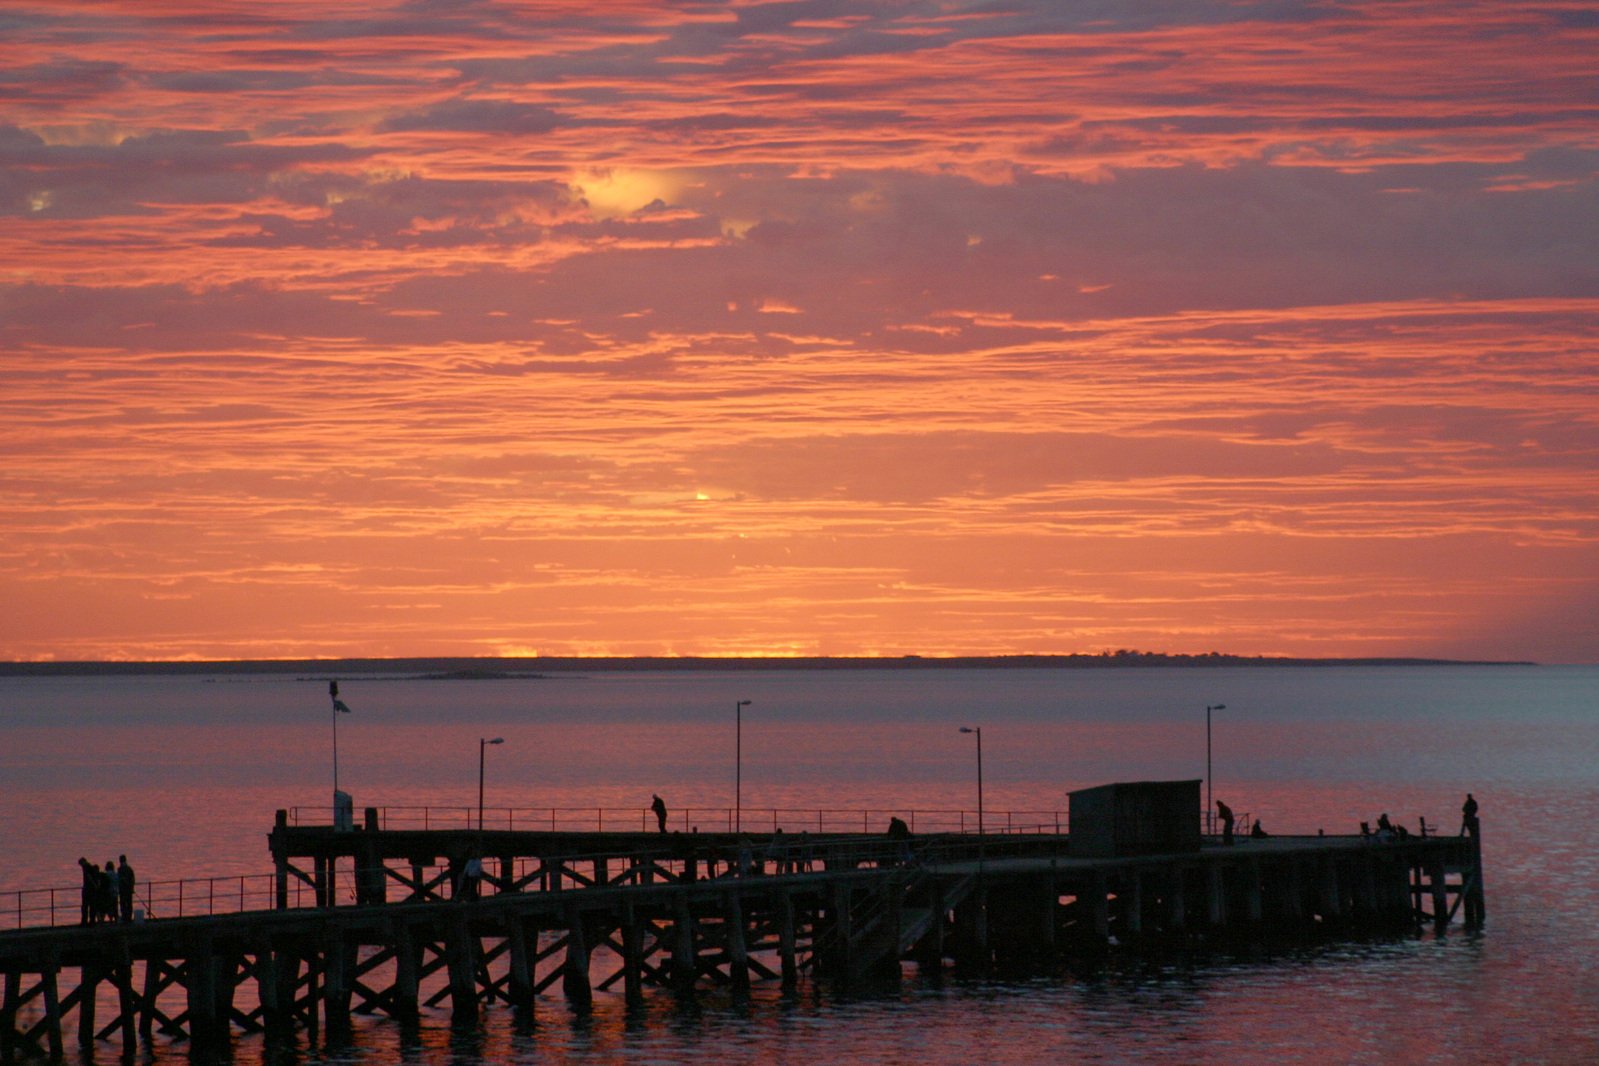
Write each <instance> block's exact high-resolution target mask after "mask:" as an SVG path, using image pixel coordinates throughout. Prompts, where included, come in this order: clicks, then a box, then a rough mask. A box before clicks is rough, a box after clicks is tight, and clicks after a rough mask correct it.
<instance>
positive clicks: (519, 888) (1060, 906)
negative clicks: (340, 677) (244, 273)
mask: <svg viewBox="0 0 1599 1066" xmlns="http://www.w3.org/2000/svg"><path fill="white" fill-rule="evenodd" d="M363 814H364V818H362V819H361V820H360V823H359V824H358V825H355V826H352V827H351V828H348V829H336V828H334V827H333V826H332V825H330V824H299V819H298V818H297V816H296V815H295V814H294V813H293V812H290V811H279V812H278V814H277V816H276V819H275V821H274V824H273V826H272V828H271V833H270V836H269V848H270V852H271V857H272V861H273V872H272V873H271V874H270V875H265V876H264V878H262V879H255V880H251V881H250V882H249V883H247V879H244V878H238V879H236V880H237V881H238V895H237V900H236V901H235V900H234V899H233V896H232V888H231V884H232V881H233V880H235V879H227V880H226V881H225V882H224V885H223V891H222V892H221V893H220V897H221V898H220V902H219V898H218V897H219V894H218V893H217V891H216V889H215V885H214V884H213V886H212V889H211V892H210V894H209V897H204V896H202V895H200V894H198V893H196V892H195V891H194V890H193V889H192V888H191V889H190V892H189V896H188V901H189V908H190V909H189V911H188V912H187V913H184V912H182V910H181V907H179V908H173V907H171V906H169V905H168V903H169V902H170V895H164V896H160V897H159V898H160V899H162V900H164V901H166V902H163V903H161V904H160V905H159V906H154V908H153V909H154V913H153V914H152V915H150V916H148V917H146V918H145V919H144V920H140V921H131V922H121V923H105V924H99V925H88V926H83V925H78V924H76V918H77V900H76V898H75V894H74V896H73V898H72V900H71V905H70V914H69V911H68V909H67V908H66V907H65V906H63V907H62V908H61V909H60V913H59V914H58V915H56V916H55V917H54V920H55V921H58V922H62V923H65V922H68V921H70V922H72V923H73V924H70V925H68V924H46V922H45V920H44V919H43V918H42V913H43V912H42V911H40V910H38V909H36V907H37V905H36V904H28V905H25V904H24V902H23V901H22V899H21V897H22V894H21V893H18V894H16V895H17V900H16V901H15V902H16V910H17V915H18V920H17V921H16V923H15V924H16V926H17V927H16V928H9V929H5V930H4V931H0V979H3V982H4V989H3V993H0V1056H3V1060H4V1062H6V1063H12V1062H16V1061H19V1060H21V1059H25V1058H29V1057H35V1056H47V1057H49V1058H52V1059H58V1060H59V1059H61V1058H62V1057H63V1056H64V1054H65V1053H66V1047H67V1045H68V1043H72V1042H75V1043H76V1044H77V1045H79V1046H89V1045H91V1044H93V1043H95V1042H96V1041H110V1042H114V1043H116V1044H118V1045H119V1046H120V1049H121V1050H122V1052H123V1053H124V1055H131V1054H133V1053H134V1051H135V1049H136V1048H137V1047H138V1045H139V1044H140V1043H141V1042H145V1043H148V1042H150V1041H151V1040H153V1039H156V1038H157V1037H158V1036H159V1037H161V1038H164V1039H173V1040H188V1041H190V1042H191V1044H192V1046H193V1048H194V1049H195V1050H196V1051H199V1050H200V1049H203V1048H215V1047H217V1046H219V1045H223V1044H225V1043H226V1042H227V1041H228V1040H229V1039H230V1038H231V1036H232V1035H233V1034H234V1033H242V1032H260V1031H265V1032H267V1033H268V1034H269V1035H270V1034H274V1033H277V1034H295V1033H300V1032H306V1033H309V1034H311V1035H312V1036H313V1038H314V1037H315V1035H316V1034H318V1033H321V1032H326V1033H330V1034H331V1033H337V1032H341V1031H343V1030H346V1029H348V1027H349V1026H350V1025H351V1023H352V1018H353V1016H356V1015H381V1016H387V1017H390V1018H394V1019H398V1020H400V1021H402V1022H403V1021H407V1020H414V1019H416V1018H417V1017H419V1016H420V1015H421V1013H422V1012H424V1011H431V1010H445V1009H447V1010H448V1012H449V1014H450V1016H451V1017H452V1018H453V1019H455V1020H458V1021H462V1022H468V1023H469V1022H471V1021H473V1020H474V1019H476V1018H477V1017H478V1015H479V1012H480V1011H482V1010H485V1009H494V1008H502V1009H511V1010H514V1011H517V1012H521V1013H523V1014H526V1015H528V1016H529V1017H531V1016H533V1015H534V1014H535V1012H537V1011H540V1010H551V1009H563V1010H570V1011H577V1012H582V1011H587V1010H589V1009H591V1007H592V1005H593V1002H594V997H595V995H596V993H617V992H619V993H620V995H621V996H622V997H624V998H625V1000H626V1002H628V1003H629V1004H633V1003H638V1002H641V1001H642V1000H643V999H644V997H645V996H646V994H647V991H648V990H649V989H651V988H657V989H668V990H670V991H671V992H672V993H674V994H676V995H680V996H692V995H694V994H696V992H697V991H700V990H705V989H710V988H719V989H725V990H729V991H730V992H731V993H733V994H735V995H736V994H739V993H740V992H742V991H743V990H746V989H748V988H749V987H750V986H751V983H752V982H775V983H778V984H780V985H782V986H785V987H792V986H794V985H796V984H798V983H799V982H800V981H801V980H806V979H809V980H826V981H836V982H839V983H840V984H849V983H851V982H858V981H863V980H868V979H870V978H871V977H872V976H873V975H880V974H889V975H892V974H897V973H899V972H900V967H901V966H902V964H903V963H905V962H907V961H910V962H914V963H915V964H916V965H917V966H919V967H922V968H937V967H942V966H946V965H953V966H955V967H957V968H962V969H966V970H969V971H979V972H980V971H982V970H985V969H987V968H990V967H1000V968H1014V969H1018V970H1021V969H1026V968H1032V967H1040V966H1043V965H1046V964H1048V963H1050V962H1052V961H1053V960H1055V959H1057V958H1058V957H1060V956H1062V955H1074V954H1086V955H1095V954H1103V953H1105V952H1108V951H1113V950H1114V951H1135V952H1136V951H1149V952H1158V951H1161V950H1164V949H1167V948H1169V947H1171V946H1172V945H1178V944H1181V945H1187V944H1192V943H1194V942H1195V941H1199V942H1209V941H1220V940H1223V939H1226V938H1231V937H1261V936H1272V937H1304V936H1323V937H1325V936H1339V935H1364V934H1367V933H1374V932H1385V931H1386V932H1394V933H1403V932H1405V931H1408V930H1414V929H1417V928H1420V927H1423V926H1430V927H1432V928H1434V929H1436V930H1438V931H1439V932H1442V931H1443V930H1445V929H1447V928H1449V927H1450V925H1451V924H1452V923H1453V922H1455V921H1456V920H1457V918H1458V919H1459V920H1460V921H1461V922H1462V924H1464V925H1465V926H1466V927H1468V928H1476V927H1480V926H1481V925H1482V923H1483V921H1484V918H1485V902H1484V892H1483V882H1482V866H1481V835H1480V830H1479V831H1478V832H1476V833H1474V834H1472V835H1466V836H1431V837H1415V836H1411V837H1408V838H1405V839H1397V840H1382V841H1379V840H1377V839H1376V838H1373V837H1367V836H1283V837H1269V838H1263V839H1249V838H1248V837H1246V836H1241V837H1240V838H1239V839H1238V840H1237V841H1236V842H1234V843H1233V844H1232V845H1231V846H1224V845H1223V844H1221V843H1220V841H1219V840H1216V839H1214V838H1209V837H1207V838H1204V839H1202V840H1201V839H1200V838H1199V837H1198V825H1199V819H1198V818H1197V809H1196V811H1195V815H1196V817H1195V818H1194V819H1193V826H1194V828H1193V846H1191V847H1190V846H1184V845H1179V846H1174V847H1176V850H1165V851H1148V850H1147V849H1146V848H1140V847H1138V846H1136V842H1134V843H1133V844H1131V845H1130V844H1129V843H1128V842H1127V840H1126V839H1118V838H1115V837H1114V834H1112V835H1110V836H1107V835H1106V834H1104V833H1099V834H1097V835H1096V834H1089V833H1087V832H1086V831H1084V832H1080V833H1079V834H1078V839H1077V846H1076V847H1074V846H1073V838H1072V835H1071V834H1070V833H1068V832H1064V831H1062V829H1061V825H1062V819H1060V818H1059V816H1056V818H1054V819H1053V820H1050V819H1041V818H1037V817H1028V818H1009V817H1007V816H1004V815H1000V816H998V819H999V823H1000V824H1001V825H1002V826H1003V828H994V819H995V817H996V816H994V815H993V814H990V815H989V820H988V821H987V822H985V823H984V824H983V825H982V826H981V827H978V826H976V825H975V822H974V823H973V825H972V827H971V828H969V829H967V830H966V831H961V828H960V826H959V824H958V823H957V824H956V826H955V827H953V828H949V829H932V830H929V829H928V828H927V826H928V825H929V823H930V822H931V821H932V820H930V819H925V818H924V819H923V820H922V822H921V824H920V825H918V826H917V827H916V828H915V829H914V830H913V831H911V832H909V833H904V834H896V835H893V836H890V835H889V834H888V833H886V832H884V831H883V830H885V829H886V828H887V826H886V822H887V817H886V814H885V815H883V816H882V818H881V821H880V822H878V823H877V824H878V826H879V828H877V829H875V830H872V831H865V830H867V829H868V828H869V823H872V822H873V821H875V820H876V817H877V816H876V815H874V814H871V813H867V814H862V815H861V818H860V821H861V822H862V825H861V826H860V827H857V828H854V829H853V831H846V830H844V829H843V828H842V827H841V828H840V829H838V830H833V829H821V828H819V829H818V830H817V831H810V830H808V829H807V830H803V831H801V830H791V831H779V830H777V829H772V830H767V831H761V832H752V831H749V830H748V829H746V831H745V832H743V833H734V832H728V831H725V830H722V831H707V832H695V831H692V829H689V830H684V831H676V830H674V831H668V832H659V831H656V830H655V829H654V828H653V826H652V827H650V828H648V829H646V828H644V819H643V817H641V816H634V817H632V818H631V819H622V820H621V821H631V822H632V825H628V826H624V827H622V828H610V829H600V828H593V829H562V828H556V829H550V828H536V827H532V826H528V827H515V828H509V827H508V828H486V829H485V828H482V827H481V826H480V825H477V824H468V825H467V826H465V827H462V826H447V827H436V826H435V825H434V824H433V822H432V821H429V822H428V823H427V824H426V827H417V826H414V825H409V824H395V823H396V822H398V821H400V820H399V819H394V818H391V817H389V816H388V815H387V814H386V812H385V811H383V810H382V809H377V808H367V809H366V810H365V811H364V812H363ZM438 820H441V819H435V820H434V821H438ZM442 820H443V821H446V822H447V821H448V820H449V819H447V818H446V819H442ZM466 820H467V822H468V823H470V822H471V817H470V814H469V813H468V815H467V818H466ZM601 820H602V821H603V815H602V817H601ZM852 820H853V819H852V818H850V817H844V818H840V819H838V821H840V822H849V821H852ZM614 821H617V820H616V819H613V822H614ZM508 822H509V824H512V825H514V820H508ZM744 824H745V825H746V826H750V825H753V824H756V822H755V821H753V820H752V816H751V813H750V812H745V813H744ZM790 824H793V823H792V822H791V823H790ZM634 826H636V827H634ZM978 829H981V831H977V830H978ZM478 866H481V877H480V878H476V877H473V876H472V875H473V874H474V873H475V871H476V869H477V867H478ZM151 887H152V888H154V887H156V886H151ZM178 899H180V900H182V899H183V896H182V892H181V888H180V891H179V895H178ZM4 903H5V900H3V899H0V905H3V904H4ZM196 909H199V910H200V911H201V913H194V911H195V910H196ZM28 916H32V917H34V919H35V920H34V921H28V920H25V919H26V918H27V917H28ZM557 993H558V995H557Z"/></svg>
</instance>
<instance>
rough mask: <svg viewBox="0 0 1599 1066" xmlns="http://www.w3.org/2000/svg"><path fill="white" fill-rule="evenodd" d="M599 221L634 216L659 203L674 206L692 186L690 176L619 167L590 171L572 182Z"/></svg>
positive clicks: (584, 172)
mask: <svg viewBox="0 0 1599 1066" xmlns="http://www.w3.org/2000/svg"><path fill="white" fill-rule="evenodd" d="M572 184H573V185H574V186H576V188H577V191H578V192H579V193H580V194H581V195H582V197H583V199H584V200H585V201H587V202H588V205H589V211H590V212H592V213H593V215H594V217H595V218H616V217H618V216H621V215H630V214H632V213H633V212H635V211H637V210H638V209H639V208H641V207H647V206H648V205H650V204H652V203H654V202H655V201H657V200H659V201H661V203H663V204H671V203H672V201H673V199H674V198H675V197H676V196H677V195H678V193H679V192H681V191H682V190H683V188H684V186H686V185H688V184H689V182H688V180H687V178H686V176H684V175H682V174H678V173H675V172H672V171H666V170H636V169H632V168H628V167H616V168H613V169H610V170H586V171H583V172H582V173H581V174H579V175H578V176H577V178H576V179H575V180H574V181H573V182H572Z"/></svg>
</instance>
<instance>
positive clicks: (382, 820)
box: [288, 804, 1067, 833]
mask: <svg viewBox="0 0 1599 1066" xmlns="http://www.w3.org/2000/svg"><path fill="white" fill-rule="evenodd" d="M371 809H373V810H375V811H377V815H378V827H379V828H380V829H385V830H387V829H424V830H432V829H474V828H476V829H494V830H500V829H504V830H512V831H515V830H522V831H549V832H561V831H567V832H606V831H607V830H609V831H611V832H632V831H637V832H649V831H651V830H653V829H655V828H656V821H655V815H654V813H653V812H652V811H651V810H650V809H649V808H648V807H488V808H485V809H484V811H483V820H482V822H481V824H479V823H478V821H477V808H476V807H475V806H471V805H464V804H463V805H461V806H411V805H386V806H380V807H375V808H371ZM895 816H898V817H901V818H904V819H905V821H906V823H907V824H908V825H909V826H910V829H911V831H912V832H913V833H916V832H920V833H938V832H959V833H975V832H979V831H986V832H1009V833H1015V832H1037V833H1064V832H1066V831H1067V819H1066V812H1065V811H1060V810H1023V811H986V812H984V815H983V819H982V822H983V825H982V827H981V829H980V828H979V826H978V818H977V815H976V814H975V813H973V812H971V811H968V810H962V809H955V808H950V809H941V808H928V809H909V810H907V809H905V808H893V807H873V808H866V809H860V808H844V807H769V808H744V809H742V810H741V811H736V810H735V809H734V808H732V807H685V808H680V809H678V810H676V811H673V812H672V813H671V814H670V815H669V816H668V828H670V829H677V830H680V831H682V832H685V833H687V832H693V831H695V830H705V831H706V832H729V833H731V832H734V827H735V825H738V826H741V827H742V828H743V829H745V830H746V831H749V832H768V831H769V832H776V831H777V830H779V829H781V830H783V831H784V832H800V831H802V830H803V831H806V832H813V833H827V832H832V833H840V832H843V833H853V832H861V833H871V832H873V831H875V830H879V829H882V828H884V827H885V826H886V825H887V824H888V820H889V818H891V817H895ZM288 819H289V824H290V825H294V826H310V825H332V824H333V808H332V807H322V806H304V807H291V808H289V810H288Z"/></svg>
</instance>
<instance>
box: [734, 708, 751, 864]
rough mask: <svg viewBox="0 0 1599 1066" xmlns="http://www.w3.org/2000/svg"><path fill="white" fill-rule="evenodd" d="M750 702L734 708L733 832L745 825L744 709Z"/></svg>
mask: <svg viewBox="0 0 1599 1066" xmlns="http://www.w3.org/2000/svg"><path fill="white" fill-rule="evenodd" d="M749 705H750V701H749V700H739V701H738V706H737V707H734V708H733V832H735V833H737V832H739V830H740V829H742V828H743V825H744V817H743V816H744V708H746V707H748V706H749Z"/></svg>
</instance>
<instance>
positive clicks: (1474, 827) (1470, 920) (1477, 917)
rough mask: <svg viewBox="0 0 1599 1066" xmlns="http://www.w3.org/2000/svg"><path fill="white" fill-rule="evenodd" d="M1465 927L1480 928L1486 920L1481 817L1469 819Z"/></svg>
mask: <svg viewBox="0 0 1599 1066" xmlns="http://www.w3.org/2000/svg"><path fill="white" fill-rule="evenodd" d="M1464 891H1465V893H1466V903H1465V907H1466V928H1467V929H1481V928H1482V926H1483V922H1484V921H1486V920H1487V917H1488V908H1487V899H1486V896H1485V894H1484V892H1483V887H1482V819H1481V818H1473V819H1472V821H1471V867H1470V869H1469V870H1467V871H1466V884H1465V888H1464Z"/></svg>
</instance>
